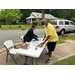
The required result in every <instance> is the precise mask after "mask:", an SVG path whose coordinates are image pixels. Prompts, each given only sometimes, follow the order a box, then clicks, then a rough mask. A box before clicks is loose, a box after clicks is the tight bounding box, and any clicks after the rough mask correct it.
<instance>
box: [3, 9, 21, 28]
mask: <svg viewBox="0 0 75 75" xmlns="http://www.w3.org/2000/svg"><path fill="white" fill-rule="evenodd" d="M2 15H3V18H4V19H5V20H6V23H8V24H10V28H11V24H12V22H13V21H16V20H17V19H21V16H22V13H21V12H20V10H19V9H4V11H2Z"/></svg>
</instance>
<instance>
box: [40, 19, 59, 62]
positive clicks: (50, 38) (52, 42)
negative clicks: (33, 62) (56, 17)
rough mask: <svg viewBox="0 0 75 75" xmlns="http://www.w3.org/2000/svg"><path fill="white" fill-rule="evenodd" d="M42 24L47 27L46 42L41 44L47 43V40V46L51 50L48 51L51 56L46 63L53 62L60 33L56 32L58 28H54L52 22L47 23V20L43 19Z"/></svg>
mask: <svg viewBox="0 0 75 75" xmlns="http://www.w3.org/2000/svg"><path fill="white" fill-rule="evenodd" d="M42 25H43V27H45V36H44V39H43V40H44V42H43V43H41V46H43V45H44V44H45V42H46V41H47V48H48V50H49V52H48V53H46V54H47V55H48V54H49V58H48V59H47V61H46V62H45V63H49V62H51V60H52V58H51V56H52V51H54V49H55V46H56V42H57V41H58V35H57V33H56V30H55V28H54V26H53V25H51V24H50V23H47V21H46V20H42Z"/></svg>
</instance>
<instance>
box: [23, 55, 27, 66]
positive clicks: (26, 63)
mask: <svg viewBox="0 0 75 75" xmlns="http://www.w3.org/2000/svg"><path fill="white" fill-rule="evenodd" d="M26 64H27V56H25V63H24V65H26Z"/></svg>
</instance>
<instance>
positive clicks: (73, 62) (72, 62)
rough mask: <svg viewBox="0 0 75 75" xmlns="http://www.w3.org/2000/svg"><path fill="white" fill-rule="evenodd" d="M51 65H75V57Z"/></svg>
mask: <svg viewBox="0 0 75 75" xmlns="http://www.w3.org/2000/svg"><path fill="white" fill-rule="evenodd" d="M51 65H75V55H73V56H71V57H68V58H66V59H63V60H60V61H57V62H55V63H53V64H51Z"/></svg>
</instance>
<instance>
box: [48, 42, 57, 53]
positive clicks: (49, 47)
mask: <svg viewBox="0 0 75 75" xmlns="http://www.w3.org/2000/svg"><path fill="white" fill-rule="evenodd" d="M56 42H57V41H56ZM56 42H48V43H47V48H48V50H49V52H52V51H54V49H55V46H56Z"/></svg>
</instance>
